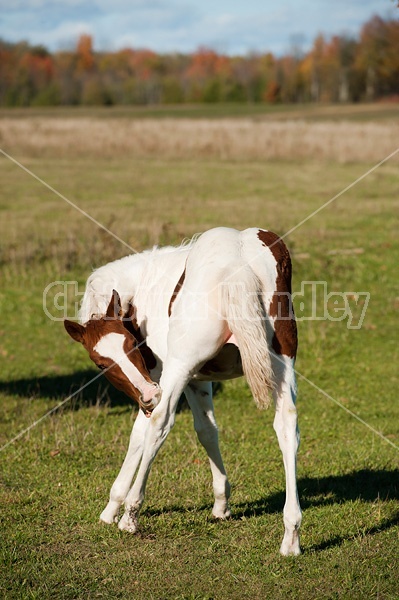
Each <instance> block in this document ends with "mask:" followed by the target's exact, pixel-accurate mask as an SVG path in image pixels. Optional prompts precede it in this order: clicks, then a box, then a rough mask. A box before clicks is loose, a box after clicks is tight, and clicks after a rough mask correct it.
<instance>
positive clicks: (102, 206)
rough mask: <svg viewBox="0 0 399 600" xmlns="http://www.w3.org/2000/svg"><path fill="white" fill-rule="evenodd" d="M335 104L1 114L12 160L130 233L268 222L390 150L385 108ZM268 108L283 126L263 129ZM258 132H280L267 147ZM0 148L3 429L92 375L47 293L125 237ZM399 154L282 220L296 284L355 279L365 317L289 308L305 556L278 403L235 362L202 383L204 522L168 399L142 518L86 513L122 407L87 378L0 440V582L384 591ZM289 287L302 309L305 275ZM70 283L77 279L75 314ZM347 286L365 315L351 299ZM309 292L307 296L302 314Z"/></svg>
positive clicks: (24, 593) (16, 587) (191, 450)
mask: <svg viewBox="0 0 399 600" xmlns="http://www.w3.org/2000/svg"><path fill="white" fill-rule="evenodd" d="M174 110H175V112H176V113H177V109H174ZM202 110H205V109H202ZM210 110H211V109H209V111H210ZM334 110H335V112H333V110H332V109H330V108H329V109H328V110H327V108H326V109H324V108H321V109H318V110H317V111H316V112H315V113H314V115H313V116H312V114H311V113H309V112H308V109H306V110H305V109H303V110H302V109H296V111H297V112H296V113H294V112H292V113H291V114H290V116H289V118H287V116H286V115H287V112H289V110H288V109H281V110H280V111H278V110H277V109H273V114H272V115H270V114H269V113H268V114H267V115H266V116H265V115H263V117H262V118H260V117H259V115H254V113H253V112H251V113H248V112H247V113H245V114H239V115H232V114H231V112H230V113H229V119H228V120H226V119H224V120H223V123H222V122H221V121H220V120H218V119H217V117H218V116H220V115H217V114H213V115H212V114H210V113H209V111H208V113H206V112H205V113H203V114H201V115H200V118H199V119H196V120H194V119H193V120H192V121H189V120H187V117H188V116H191V115H187V114H185V112H184V111H183V112H184V114H183V117H181V113H177V114H168V115H167V118H165V119H160V118H158V117H160V116H164V115H162V114H161V115H160V114H159V112H160V111H158V113H157V114H150V115H147V118H146V119H145V120H143V119H141V118H140V117H141V116H142V115H141V113H140V111H132V112H131V113H129V112H128V111H126V109H125V112H123V114H117V113H115V112H114V113H110V112H107V111H96V112H95V113H93V115H92V114H91V113H90V114H88V113H87V112H86V113H83V112H81V113H79V112H78V111H66V110H65V111H62V112H61V111H59V112H58V113H57V112H54V111H49V112H46V111H40V114H38V113H32V112H31V111H17V112H13V111H4V112H2V113H0V136H1V138H0V139H1V147H2V148H3V149H4V150H5V151H6V152H7V153H9V154H10V155H12V156H13V157H14V158H15V159H16V160H18V161H20V162H21V163H22V164H23V165H24V166H25V167H26V168H28V169H30V170H31V171H32V172H33V173H34V174H36V175H37V176H39V177H41V178H42V179H43V180H44V181H45V182H47V183H48V184H49V185H51V186H53V187H54V188H55V189H56V190H58V191H59V192H60V193H62V194H63V195H64V196H65V197H66V198H68V199H69V200H71V201H72V202H74V203H75V204H76V205H77V206H79V207H80V208H81V209H82V210H85V211H86V212H87V213H89V214H90V215H92V216H93V217H94V218H95V219H97V220H98V221H100V222H101V223H103V224H104V225H105V226H106V227H108V228H109V229H110V230H112V231H113V232H114V233H115V234H116V235H118V236H119V237H120V238H122V239H123V240H125V241H126V242H127V243H128V244H129V245H130V246H131V247H132V248H134V249H137V250H142V249H144V248H146V247H148V246H151V245H153V244H158V243H159V244H165V243H166V244H168V243H179V242H180V241H181V239H182V238H184V237H190V236H191V235H193V234H194V233H196V232H199V231H203V230H205V229H208V228H210V227H212V226H216V225H228V226H234V227H238V228H245V227H248V226H253V225H260V226H263V227H268V228H270V229H273V230H274V231H276V232H278V233H280V234H283V233H285V232H287V231H289V230H290V229H291V228H293V227H295V226H296V225H297V224H298V223H299V222H300V221H302V220H303V219H304V218H305V217H306V216H307V215H310V214H311V213H312V212H313V211H315V210H316V209H317V208H318V207H320V206H321V205H322V204H323V203H325V202H327V201H328V200H329V199H330V198H332V197H333V196H335V195H336V194H337V193H339V192H340V191H341V190H343V189H344V188H346V187H347V186H349V185H350V184H351V183H352V182H353V181H355V180H356V179H357V178H359V177H361V176H362V175H363V174H364V173H366V172H367V171H368V170H369V169H370V168H371V167H373V165H374V164H376V163H377V162H379V161H380V160H382V159H383V158H384V157H385V156H387V155H388V154H389V153H390V152H392V151H394V150H395V149H396V147H397V143H396V146H395V142H397V139H398V137H397V132H398V124H399V117H398V114H397V111H396V112H395V110H394V109H392V108H390V109H389V110H388V109H386V107H379V108H376V109H374V108H373V109H372V108H371V107H368V108H367V110H368V112H365V109H363V112H362V109H361V108H354V109H351V107H344V108H343V109H342V111H341V112H340V111H339V110H338V109H334ZM227 112H229V110H227ZM305 113H306V114H305ZM32 115H33V116H32ZM359 115H360V116H359ZM176 116H179V117H180V118H176V119H175V120H171V119H172V117H176ZM233 116H234V118H232V117H233ZM33 117H34V118H33ZM116 117H118V118H116ZM254 117H256V118H254ZM276 123H277V125H279V126H281V128H280V129H270V128H273V127H277V125H276ZM260 126H262V127H264V129H261V130H259V127H260ZM267 127H269V129H268V128H267ZM132 131H134V133H135V135H136V138H135V139H134V140H133V141H132ZM259 131H260V132H261V134H262V135H260V134H259ZM270 132H272V133H273V132H274V133H275V134H276V135H277V137H278V140H277V141H278V143H277V141H276V140H275V141H274V142H273V143H274V144H275V145H274V146H273V147H271V148H269V150H268V151H267V152H265V141H264V140H265V139H269V140H273V139H274V138H273V136H271V133H270ZM172 134H173V139H169V141H168V140H167V138H168V136H169V137H171V136H172ZM321 135H324V138H323V140H324V142H323V143H321V142H320V139H319V138H320V136H321ZM267 136H271V137H269V138H267ZM303 136H305V138H304V137H303ZM221 139H222V142H221V141H220V140H221ZM303 139H305V140H307V142H306V144H305V146H306V147H305V150H306V151H305V150H304V144H303ZM327 142H328V143H327ZM221 148H222V149H223V152H221ZM248 153H249V156H248ZM0 158H1V161H0V240H1V254H0V269H1V270H0V273H1V275H0V276H1V281H2V285H1V287H0V305H1V311H0V359H1V376H0V395H1V402H0V445H3V444H6V443H7V441H8V440H10V439H11V438H12V437H13V436H14V435H16V434H18V432H20V431H22V430H23V429H24V428H25V427H28V426H29V425H30V424H31V423H33V422H35V420H36V419H39V418H40V417H41V416H42V415H44V414H45V413H46V412H47V411H48V410H49V409H51V408H52V407H53V406H56V405H57V403H58V402H60V401H62V400H63V399H65V398H67V397H68V396H69V395H70V394H71V393H73V392H75V391H77V390H78V389H79V388H80V386H81V384H82V383H83V382H88V381H89V380H90V379H91V378H92V377H94V376H95V375H96V374H97V372H96V371H95V370H94V369H93V367H92V364H91V363H90V361H89V360H88V359H87V357H86V356H85V354H84V353H83V350H82V348H80V347H79V346H78V345H77V344H74V343H73V342H72V341H71V340H70V339H69V338H68V337H67V335H66V333H64V329H63V327H62V323H61V322H60V321H52V320H50V319H49V318H48V317H47V316H46V315H45V313H44V311H43V300H42V297H43V290H44V289H45V287H46V286H47V285H48V284H49V283H51V282H52V281H56V280H65V281H77V282H78V285H79V287H80V289H83V286H84V281H85V279H86V278H87V276H88V274H89V272H90V270H91V269H92V268H93V267H95V266H98V265H100V264H103V263H104V262H105V261H107V260H112V259H114V258H117V257H119V256H123V255H125V254H126V252H128V249H127V248H126V247H124V246H123V245H121V244H120V243H119V242H118V241H117V240H115V239H114V238H112V237H111V236H109V235H108V234H106V233H105V232H104V231H102V230H100V229H99V228H98V227H97V226H96V225H95V224H94V223H92V222H91V221H89V220H88V219H87V218H85V217H84V216H83V215H82V214H81V213H79V212H78V211H77V210H76V209H75V208H73V207H72V206H70V205H69V204H67V203H66V202H65V201H64V200H62V199H61V198H60V197H58V196H56V195H55V194H54V193H53V192H52V191H51V190H49V189H48V188H46V187H44V186H43V184H41V183H40V182H39V181H37V180H36V179H34V178H33V177H32V176H31V175H29V174H28V173H27V172H25V171H23V170H21V168H20V167H18V166H17V165H16V164H15V163H13V162H11V161H10V160H9V159H6V158H5V157H0ZM398 161H399V155H395V156H394V157H393V158H392V159H390V160H389V161H387V162H386V163H384V164H383V165H382V166H381V167H379V168H378V169H377V170H375V171H373V172H372V173H370V174H369V175H368V176H367V177H366V178H364V179H363V180H362V181H360V182H359V183H358V184H357V185H356V186H354V187H352V188H351V189H349V190H348V191H347V192H346V193H345V194H343V195H342V196H341V197H340V198H337V200H335V201H334V202H333V203H331V204H330V205H329V206H328V207H326V208H325V209H324V210H322V211H321V212H319V213H318V214H317V215H315V216H314V217H313V218H311V219H309V220H307V221H306V222H305V223H304V224H303V225H301V226H300V227H298V228H297V229H295V230H294V231H293V232H292V233H291V234H290V235H289V236H287V238H286V242H287V244H288V246H289V247H290V249H291V251H292V255H293V266H294V291H297V292H299V291H300V290H301V284H302V282H305V281H325V282H326V285H327V290H328V292H369V293H370V302H369V305H368V307H367V311H366V316H365V319H364V321H363V324H362V326H361V327H360V329H349V328H348V327H347V325H348V322H347V320H344V321H335V322H333V321H329V320H301V321H300V322H299V323H298V326H299V336H300V337H299V339H300V350H299V357H298V362H297V369H298V372H299V373H300V374H302V375H304V376H305V377H306V378H307V380H308V381H307V380H305V379H301V377H299V396H298V408H299V419H300V428H301V436H302V443H301V448H300V451H299V464H298V479H299V491H300V497H301V503H302V507H303V509H304V519H303V527H302V546H303V551H304V552H303V555H302V556H301V557H299V558H297V559H288V560H287V559H284V558H282V557H280V556H279V554H278V548H279V544H280V542H281V538H282V533H283V531H282V528H283V526H282V508H283V504H284V474H283V466H282V461H281V456H280V451H279V449H278V444H277V440H276V438H275V435H274V432H273V429H272V420H273V414H272V411H268V412H258V411H257V410H256V409H255V407H254V404H253V402H252V400H251V398H250V394H249V391H248V388H247V386H246V384H245V382H244V381H242V380H237V381H233V382H228V383H226V384H224V385H223V386H222V388H221V389H220V390H219V392H218V394H217V396H216V398H215V409H216V417H217V420H218V424H219V429H220V441H221V448H222V453H223V456H224V459H225V463H226V468H227V470H228V474H229V478H230V481H231V483H232V486H233V490H232V510H233V518H232V519H231V520H229V521H228V522H225V523H215V522H213V521H212V520H211V519H210V512H211V506H212V491H211V480H210V473H209V469H208V466H207V460H206V456H205V453H204V451H203V450H202V448H201V447H200V446H199V444H198V442H197V440H196V436H195V434H194V431H193V427H192V419H191V415H190V413H189V412H188V411H183V412H181V413H180V414H179V415H178V417H177V420H176V425H175V428H174V430H173V431H172V433H171V435H170V436H169V438H168V440H167V442H166V444H165V446H164V447H163V449H162V450H161V452H160V454H159V456H158V457H157V460H156V462H155V463H154V467H153V470H152V473H151V476H150V481H149V484H148V491H147V499H146V503H145V505H144V508H143V513H142V520H141V524H142V527H141V533H140V535H138V536H135V537H131V536H128V535H123V534H121V533H119V531H118V530H117V529H116V528H114V527H111V528H108V527H105V526H102V525H100V524H99V523H98V515H99V513H100V512H101V510H102V509H103V507H104V505H105V502H106V499H107V495H108V491H109V487H110V485H111V483H112V481H113V479H114V477H115V476H116V474H117V471H118V469H119V467H120V464H121V461H122V459H123V456H124V452H125V450H126V446H127V442H128V437H129V431H130V428H131V426H132V422H133V418H134V414H135V411H134V410H133V411H132V407H131V405H130V403H129V401H128V400H127V399H125V398H122V397H120V395H119V394H118V393H116V392H115V391H113V390H112V389H110V388H109V387H108V386H107V385H106V384H105V383H104V382H103V380H102V379H101V378H99V379H97V380H96V381H95V382H93V383H92V384H91V385H90V386H88V387H87V388H85V389H84V390H83V391H82V392H80V393H78V394H77V395H76V396H74V397H73V399H72V400H71V401H70V402H66V403H65V404H64V406H63V407H62V409H60V410H59V411H56V412H54V413H53V414H52V415H51V416H49V417H47V418H46V419H44V420H43V421H42V422H40V423H39V424H38V425H37V426H35V427H34V428H32V429H31V430H30V431H29V433H28V434H26V435H25V436H24V437H22V438H21V439H20V440H18V441H17V442H15V443H14V444H12V445H10V446H8V447H7V448H6V449H4V450H3V451H2V452H1V454H0V460H1V485H0V503H1V504H0V505H1V511H0V515H1V532H2V533H1V542H0V560H1V569H0V590H1V593H2V595H3V597H4V598H37V599H43V598H70V599H75V598H134V599H136V598H137V599H146V600H147V599H156V600H158V599H161V598H168V599H185V598H187V599H193V600H194V599H195V600H197V599H198V600H199V599H201V600H202V599H205V598H206V599H209V598H215V599H217V600H219V599H232V598H233V599H241V598H244V599H248V600H252V599H259V600H260V599H265V598H273V599H274V598H277V599H278V598H290V597H297V598H303V599H309V598H331V599H333V598H334V599H336V598H367V599H368V598H379V599H397V598H399V585H398V583H397V574H398V570H399V552H398V548H399V479H398V476H399V454H398V450H397V448H395V447H393V446H392V445H390V444H389V442H391V443H392V444H394V445H395V446H396V447H397V446H399V408H398V402H397V391H396V390H397V384H398V373H397V361H398V343H397V341H398V329H397V321H398V310H399V285H398V281H397V277H396V276H395V272H397V262H398V256H399V241H398V236H397V230H398V208H399V207H398V191H399V179H398ZM57 291H59V288H54V290H53V291H52V293H50V295H49V302H48V307H50V305H51V300H52V299H53V297H54V295H55V293H56V292H57ZM304 293H305V297H304V302H305V306H309V300H310V291H309V288H308V287H305V288H304ZM333 300H334V299H332V300H331V303H330V305H329V309H330V311H333V309H334V306H335V305H334V306H332V305H331V304H332V302H333ZM75 301H76V297H75V296H74V289H73V288H72V287H71V288H69V295H68V307H69V308H68V310H69V311H70V315H71V316H73V305H74V302H75ZM350 302H351V308H352V310H353V313H354V315H359V312H360V311H361V306H360V305H357V306H356V303H355V302H354V301H353V299H352V300H350ZM299 304H300V303H298V304H297V305H296V309H297V312H298V314H299V315H300V314H301V309H300V306H299ZM322 304H323V299H322V297H321V296H317V298H316V306H317V311H321V309H322ZM50 310H51V312H52V314H53V315H54V316H55V317H57V318H61V317H62V311H57V310H56V309H55V308H50ZM317 314H321V313H320V312H318V313H317ZM302 316H309V312H306V309H305V312H303V313H302ZM309 382H311V383H309ZM312 384H313V385H312ZM323 391H324V392H326V393H327V394H329V395H330V396H331V397H332V398H333V399H335V400H336V401H337V402H338V403H339V404H340V405H338V404H336V403H335V402H334V401H333V400H331V399H330V398H329V397H328V396H326V395H325V394H323ZM342 406H343V407H344V408H346V409H347V410H349V411H352V412H353V413H355V414H356V415H358V416H359V417H361V419H363V420H364V422H365V423H367V424H369V425H370V426H371V427H373V428H374V429H375V430H376V431H378V432H380V433H381V434H383V435H384V436H385V438H386V439H382V438H381V437H380V436H378V435H377V434H375V433H373V432H372V431H371V430H370V429H368V428H367V427H366V426H365V425H364V424H362V423H360V422H359V421H358V420H356V419H355V418H354V417H353V416H351V415H350V414H348V412H346V411H345V410H344V409H343V408H342Z"/></svg>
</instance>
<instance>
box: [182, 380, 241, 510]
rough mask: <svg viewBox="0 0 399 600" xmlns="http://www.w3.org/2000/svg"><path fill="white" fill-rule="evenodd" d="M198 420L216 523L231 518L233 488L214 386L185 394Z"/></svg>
mask: <svg viewBox="0 0 399 600" xmlns="http://www.w3.org/2000/svg"><path fill="white" fill-rule="evenodd" d="M184 393H185V395H186V398H187V401H188V403H189V405H190V408H191V411H192V413H193V417H194V428H195V431H196V433H197V436H198V439H199V441H200V442H201V444H202V445H203V447H204V448H205V450H206V452H207V454H208V457H209V463H210V467H211V471H212V477H213V491H214V495H215V503H214V505H213V509H212V514H213V516H214V517H215V518H216V519H227V518H228V517H230V515H231V512H230V507H229V497H230V484H229V482H228V479H227V475H226V471H225V468H224V465H223V459H222V455H221V453H220V449H219V436H218V428H217V425H216V421H215V416H214V413H213V402H212V383H210V382H195V383H190V384H189V385H188V386H187V387H186V389H185V391H184Z"/></svg>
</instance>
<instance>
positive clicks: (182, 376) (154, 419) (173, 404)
mask: <svg viewBox="0 0 399 600" xmlns="http://www.w3.org/2000/svg"><path fill="white" fill-rule="evenodd" d="M187 373H188V371H187V370H186V369H184V368H182V365H181V363H180V362H177V361H168V362H165V364H164V370H163V373H162V377H161V380H160V387H161V389H162V398H161V401H160V403H159V404H158V406H157V407H156V408H155V409H154V411H153V413H152V415H151V417H150V418H149V419H148V427H147V431H146V436H145V441H144V449H143V456H142V459H141V463H140V468H139V470H138V473H137V477H136V479H135V481H134V484H133V486H132V488H131V490H130V491H129V493H128V494H127V496H126V499H125V513H124V515H123V516H122V518H121V520H120V521H119V524H118V527H119V529H122V530H124V531H128V532H130V533H135V532H136V531H137V528H138V517H139V512H140V509H141V506H142V504H143V502H144V495H145V488H146V484H147V479H148V476H149V473H150V469H151V465H152V463H153V461H154V458H155V457H156V455H157V453H158V450H159V449H160V448H161V446H162V444H163V443H164V441H165V439H166V437H167V435H168V433H169V431H170V430H171V428H172V427H173V425H174V422H175V414H176V408H177V404H178V401H179V398H180V396H181V394H182V392H183V390H184V388H185V386H186V384H187V381H188V379H189V378H190V376H189V375H188V374H187Z"/></svg>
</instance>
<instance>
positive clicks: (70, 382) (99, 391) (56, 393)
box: [0, 369, 132, 410]
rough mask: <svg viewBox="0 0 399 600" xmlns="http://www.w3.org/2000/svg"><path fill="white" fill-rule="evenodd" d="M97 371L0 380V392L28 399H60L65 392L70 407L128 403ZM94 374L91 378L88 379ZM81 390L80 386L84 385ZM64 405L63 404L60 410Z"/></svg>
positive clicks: (130, 402)
mask: <svg viewBox="0 0 399 600" xmlns="http://www.w3.org/2000/svg"><path fill="white" fill-rule="evenodd" d="M99 373H100V371H98V370H96V369H85V370H82V371H75V372H74V373H70V374H68V375H44V376H42V377H30V378H26V379H17V380H15V381H0V393H1V392H2V393H4V394H9V395H17V396H20V397H22V398H27V399H29V400H31V399H32V398H33V399H34V398H35V397H39V396H40V397H42V398H49V399H52V400H57V401H61V400H64V399H66V398H67V397H68V396H73V397H72V398H71V401H70V404H69V406H70V407H73V409H74V410H77V409H79V408H80V407H81V406H87V405H90V404H96V403H97V402H101V403H109V404H111V406H121V405H122V406H128V405H131V404H132V400H130V398H128V397H127V396H125V395H124V394H122V392H118V390H116V389H115V388H114V387H113V386H111V385H110V384H109V383H108V381H107V380H106V379H105V377H104V376H101V377H98V375H99ZM95 377H97V379H95V381H93V382H92V383H90V384H89V382H90V381H91V380H92V379H94V378H95ZM86 384H89V385H87V387H85V388H84V389H83V390H81V388H82V387H83V386H85V385H86ZM67 409H68V404H65V408H64V410H67Z"/></svg>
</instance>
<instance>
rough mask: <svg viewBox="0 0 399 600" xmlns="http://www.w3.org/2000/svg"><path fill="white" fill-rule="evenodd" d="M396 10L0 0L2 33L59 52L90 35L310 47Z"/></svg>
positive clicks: (177, 48) (353, 0) (390, 6)
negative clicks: (322, 38) (318, 37)
mask: <svg viewBox="0 0 399 600" xmlns="http://www.w3.org/2000/svg"><path fill="white" fill-rule="evenodd" d="M398 13H399V9H398V8H397V2H396V0H280V2H279V1H278V0H274V1H271V0H263V1H262V0H241V1H237V0H230V1H227V0H213V1H212V0H0V38H2V39H3V40H6V41H9V42H17V41H21V40H26V41H28V42H29V43H31V44H35V45H37V44H41V45H44V46H46V47H47V48H48V49H49V50H51V51H56V50H64V49H71V48H73V47H75V45H76V41H77V39H78V37H79V35H80V34H82V33H88V34H90V35H92V37H93V42H94V48H95V49H96V50H107V51H113V50H119V49H121V48H126V47H130V48H149V49H151V50H154V51H156V52H160V53H167V52H183V53H188V52H192V51H194V50H196V49H197V48H199V47H207V48H212V49H214V50H217V51H218V52H220V53H225V54H229V55H234V54H240V55H245V54H248V53H251V52H268V51H270V52H273V53H274V54H276V55H282V54H284V53H286V52H289V51H290V50H291V49H292V47H293V45H295V46H297V47H299V49H300V50H303V51H306V50H307V49H308V48H309V47H310V45H311V43H312V41H313V40H314V38H315V37H316V35H317V34H319V33H324V34H325V35H327V36H328V35H331V34H348V35H355V36H356V35H357V34H358V33H359V30H360V27H361V25H362V24H363V23H364V22H366V21H367V20H368V19H369V18H370V17H371V16H372V15H375V14H377V15H379V16H381V17H383V18H398V16H399V14H398Z"/></svg>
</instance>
